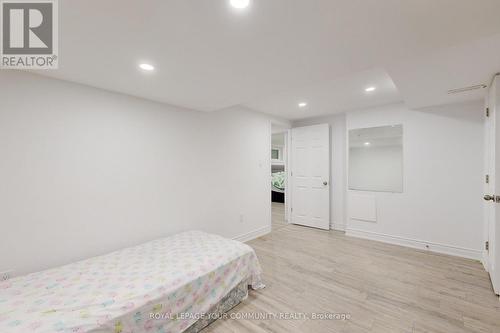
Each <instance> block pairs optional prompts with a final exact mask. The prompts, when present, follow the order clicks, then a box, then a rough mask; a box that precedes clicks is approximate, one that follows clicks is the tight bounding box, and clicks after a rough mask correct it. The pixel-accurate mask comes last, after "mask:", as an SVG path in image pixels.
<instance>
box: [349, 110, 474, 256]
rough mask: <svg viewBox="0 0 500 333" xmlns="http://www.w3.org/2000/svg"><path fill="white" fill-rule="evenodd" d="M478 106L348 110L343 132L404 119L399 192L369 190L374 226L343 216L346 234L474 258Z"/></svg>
mask: <svg viewBox="0 0 500 333" xmlns="http://www.w3.org/2000/svg"><path fill="white" fill-rule="evenodd" d="M482 109H483V106H482V103H480V102H478V103H472V104H471V103H469V104H460V105H449V106H446V107H435V108H429V109H426V110H424V111H411V110H408V109H407V108H406V107H405V106H404V105H402V104H398V105H392V106H386V107H380V108H376V109H371V110H365V111H358V112H350V113H348V114H347V117H346V125H347V130H349V129H354V128H366V127H376V126H383V125H394V124H403V131H404V137H403V149H404V153H403V158H404V162H403V165H404V171H403V178H404V186H403V188H404V190H403V193H379V192H371V193H373V195H374V196H375V199H376V204H377V223H370V222H363V221H358V220H353V219H349V220H348V227H347V232H348V234H351V235H355V236H360V237H367V238H374V239H379V240H383V241H388V242H393V243H398V244H403V245H408V246H414V247H419V248H420V247H421V248H426V246H428V247H429V249H430V250H434V251H438V252H444V253H450V254H455V255H461V256H466V257H472V258H480V256H481V247H482V223H483V221H482V220H483V218H482V214H483V212H482V182H483V169H482V165H483V137H482V135H483V134H482V133H483V132H482V131H483V127H482ZM350 192H357V193H367V192H358V191H350ZM368 193H370V192H368ZM348 216H349V215H348Z"/></svg>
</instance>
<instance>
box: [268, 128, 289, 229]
mask: <svg viewBox="0 0 500 333" xmlns="http://www.w3.org/2000/svg"><path fill="white" fill-rule="evenodd" d="M287 141H288V129H286V128H283V127H280V126H277V125H274V124H272V125H271V210H272V218H271V221H272V229H273V230H278V229H280V228H283V227H286V226H287V225H288V223H287V220H288V219H287V200H288V195H287V193H288V191H287V187H288V186H287V185H288V175H287V173H288V142H287Z"/></svg>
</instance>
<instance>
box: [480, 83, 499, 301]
mask: <svg viewBox="0 0 500 333" xmlns="http://www.w3.org/2000/svg"><path fill="white" fill-rule="evenodd" d="M485 119H486V120H485V121H486V123H485V131H486V140H485V141H486V142H485V143H486V151H485V164H486V172H487V176H488V180H487V183H486V184H485V187H484V188H485V196H484V199H485V200H486V202H485V223H486V233H487V241H488V250H485V251H486V252H485V255H484V258H485V260H484V261H485V265H486V268H487V269H488V272H489V274H490V279H491V283H492V285H493V289H494V290H495V293H496V294H500V245H499V244H497V240H500V76H498V75H497V76H496V77H495V79H494V80H493V82H492V85H491V87H490V90H489V92H488V99H487V117H486V118H485ZM497 176H498V177H497Z"/></svg>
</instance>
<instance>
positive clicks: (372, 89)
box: [365, 87, 377, 92]
mask: <svg viewBox="0 0 500 333" xmlns="http://www.w3.org/2000/svg"><path fill="white" fill-rule="evenodd" d="M375 89H377V88H375V87H368V88H366V89H365V91H366V92H372V91H375Z"/></svg>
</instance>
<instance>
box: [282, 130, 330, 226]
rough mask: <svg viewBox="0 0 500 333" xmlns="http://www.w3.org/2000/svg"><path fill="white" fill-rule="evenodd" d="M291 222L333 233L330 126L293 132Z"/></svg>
mask: <svg viewBox="0 0 500 333" xmlns="http://www.w3.org/2000/svg"><path fill="white" fill-rule="evenodd" d="M291 132H292V135H291V141H292V149H291V156H290V159H291V180H292V184H291V189H292V190H291V193H290V195H291V202H292V204H291V209H290V210H291V222H292V223H294V224H300V225H305V226H308V227H314V228H321V229H330V179H329V178H330V177H329V175H330V149H329V147H330V145H329V142H330V130H329V127H328V124H321V125H314V126H307V127H298V128H292V131H291Z"/></svg>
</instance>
